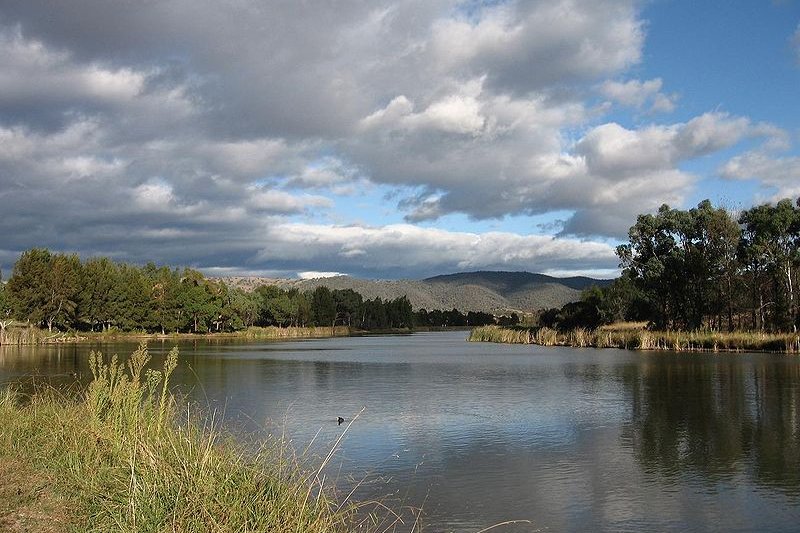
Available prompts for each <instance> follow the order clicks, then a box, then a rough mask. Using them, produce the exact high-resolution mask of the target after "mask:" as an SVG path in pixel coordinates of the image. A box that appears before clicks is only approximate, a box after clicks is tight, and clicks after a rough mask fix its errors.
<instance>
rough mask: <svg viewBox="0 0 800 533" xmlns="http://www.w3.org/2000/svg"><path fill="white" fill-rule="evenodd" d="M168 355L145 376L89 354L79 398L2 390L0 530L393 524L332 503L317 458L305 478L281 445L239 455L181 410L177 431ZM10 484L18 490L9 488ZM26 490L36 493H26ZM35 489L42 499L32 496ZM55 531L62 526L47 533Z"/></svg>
mask: <svg viewBox="0 0 800 533" xmlns="http://www.w3.org/2000/svg"><path fill="white" fill-rule="evenodd" d="M177 357H178V354H177V349H174V350H173V351H172V352H170V354H169V356H168V357H167V358H166V361H165V363H164V367H163V368H162V369H161V370H152V369H147V364H148V361H149V359H150V358H149V356H148V354H147V350H146V347H145V346H144V345H142V346H140V348H139V349H138V350H137V351H136V352H135V353H134V354H133V355H132V356H131V357H130V359H128V360H127V362H126V364H125V365H123V364H119V362H118V361H117V359H116V357H114V358H112V359H111V361H110V362H105V361H104V360H103V357H102V356H101V355H100V354H99V353H94V352H93V353H92V354H91V355H90V367H91V370H92V374H93V376H94V380H93V381H92V383H91V384H90V386H89V388H88V390H87V391H86V392H85V393H82V394H81V395H80V397H79V398H78V399H72V398H69V397H67V396H65V395H63V394H61V393H58V392H56V391H54V390H52V389H46V390H40V391H39V392H37V393H35V394H34V395H33V396H23V395H22V394H20V393H18V392H14V391H13V390H12V389H6V390H5V391H0V420H2V421H3V424H2V426H0V450H2V453H0V479H3V480H5V481H4V482H3V483H0V491H3V493H9V494H10V496H9V498H8V499H6V500H4V502H3V505H0V513H4V514H0V524H14V523H16V524H18V525H19V524H20V523H22V522H24V521H25V520H28V526H30V527H33V528H34V529H36V530H54V531H56V530H62V531H63V530H69V529H71V530H75V531H78V530H79V531H96V532H109V531H119V532H141V531H151V532H160V531H164V532H166V531H177V532H186V533H188V532H239V531H241V532H245V531H270V532H300V531H302V532H309V533H314V532H326V533H336V532H340V531H341V532H344V531H376V530H379V531H384V530H386V529H387V527H388V526H390V525H391V524H390V522H391V520H392V518H391V517H389V518H387V519H386V520H389V522H386V521H385V520H384V521H380V520H378V519H377V518H376V516H375V515H373V514H368V513H365V512H359V509H358V506H357V505H356V504H354V503H351V502H346V501H343V500H337V499H336V495H335V494H334V493H333V492H332V488H331V487H329V486H328V482H327V481H326V478H325V476H324V474H323V473H322V472H323V471H322V468H323V467H324V466H325V464H326V463H325V461H322V464H321V466H320V467H319V468H317V469H312V470H304V469H303V467H302V465H301V464H299V462H298V460H297V459H296V458H295V457H294V455H292V454H291V453H289V452H287V448H285V447H284V446H283V444H282V443H280V442H275V443H269V444H265V445H263V446H260V447H259V448H258V449H257V450H256V451H244V449H243V448H241V447H240V446H239V445H237V444H235V443H234V442H233V439H232V438H231V437H229V436H227V435H226V434H224V433H222V432H220V431H218V430H217V429H215V428H214V424H213V420H212V421H210V422H209V421H208V420H207V419H203V418H200V417H199V415H197V414H196V413H195V412H194V411H193V410H192V409H191V408H190V409H189V410H188V411H187V410H185V409H184V410H183V411H182V414H181V415H180V418H181V420H182V421H181V422H178V421H177V420H178V418H177V415H178V413H177V410H178V409H177V404H176V399H175V397H174V396H173V395H172V394H170V392H169V391H168V389H167V383H168V380H169V377H170V374H171V373H172V371H173V370H174V369H175V367H176V365H177ZM328 459H330V456H329V457H328ZM12 478H13V479H17V480H18V482H19V483H21V484H22V485H20V486H17V487H9V486H7V485H8V480H9V479H12ZM31 483H33V484H38V485H41V486H40V488H39V489H37V490H32V488H31V487H30V486H29V484H31ZM44 486H48V487H49V488H48V489H47V491H46V492H47V494H46V498H42V497H39V496H36V494H40V493H42V492H43V491H44V489H43V487H44ZM11 496H13V498H12V497H11ZM31 502H33V504H36V505H39V504H41V505H42V507H40V508H38V509H37V510H36V512H37V513H39V514H40V515H43V516H40V517H39V518H40V519H37V520H34V522H33V524H32V525H31V523H30V514H31V513H30V512H28V513H27V514H26V512H25V510H27V511H30V510H31V509H30V506H31ZM53 502H56V503H55V504H54V503H53ZM363 510H364V507H362V509H361V511H363ZM50 515H52V516H50ZM26 517H27V518H26ZM34 518H36V517H35V516H34ZM379 522H380V523H379ZM53 523H58V524H61V525H63V528H61V527H60V526H59V528H58V529H50V526H52V524H53ZM44 524H49V525H48V528H45V527H43V525H44ZM24 525H25V524H22V526H24ZM22 526H20V527H22ZM28 526H25V527H28Z"/></svg>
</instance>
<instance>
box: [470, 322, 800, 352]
mask: <svg viewBox="0 0 800 533" xmlns="http://www.w3.org/2000/svg"><path fill="white" fill-rule="evenodd" d="M468 340H470V341H473V342H500V343H511V344H539V345H542V346H577V347H593V348H623V349H630V350H672V351H677V352H701V351H704V352H743V351H759V352H777V353H789V354H798V353H800V335H798V334H796V333H763V332H731V333H722V332H716V331H649V330H646V329H643V328H642V327H641V326H640V325H634V326H632V327H630V328H629V329H625V328H620V327H609V328H606V327H601V328H598V329H595V330H588V329H583V328H577V329H574V330H570V331H566V332H556V331H554V330H552V329H549V328H522V327H517V328H503V327H499V326H484V327H479V328H475V329H473V330H472V332H471V333H470V336H469V338H468Z"/></svg>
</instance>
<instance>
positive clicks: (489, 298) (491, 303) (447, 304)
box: [226, 271, 611, 313]
mask: <svg viewBox="0 0 800 533" xmlns="http://www.w3.org/2000/svg"><path fill="white" fill-rule="evenodd" d="M226 281H227V282H228V283H230V284H231V285H234V286H236V287H241V288H243V289H245V290H253V289H255V288H256V287H258V286H259V285H278V286H279V287H282V288H292V287H296V288H298V289H300V290H301V291H308V290H314V289H315V288H317V287H319V286H325V287H328V288H330V289H353V290H354V291H356V292H358V293H360V294H361V295H363V296H364V298H367V299H372V298H376V297H380V298H383V299H393V298H398V297H400V296H407V297H408V299H409V300H410V301H411V305H412V306H413V307H414V309H422V308H424V309H428V310H432V309H442V310H444V309H452V308H456V309H458V310H460V311H463V312H467V311H484V312H487V313H503V312H514V311H516V312H530V311H534V310H537V309H547V308H550V307H561V306H562V305H564V304H566V303H568V302H574V301H576V300H578V299H579V298H580V293H581V291H582V290H583V289H585V288H587V287H590V286H592V285H597V286H605V285H608V284H609V283H611V280H603V279H593V278H587V277H572V278H556V277H552V276H546V275H544V274H532V273H530V272H486V271H481V272H462V273H458V274H446V275H442V276H434V277H432V278H427V279H423V280H367V279H358V278H352V277H350V276H335V277H331V278H316V279H305V280H295V279H276V278H259V277H231V278H226Z"/></svg>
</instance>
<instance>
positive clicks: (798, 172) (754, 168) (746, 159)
mask: <svg viewBox="0 0 800 533" xmlns="http://www.w3.org/2000/svg"><path fill="white" fill-rule="evenodd" d="M719 173H720V176H722V177H723V178H726V179H730V180H756V179H757V180H758V181H759V182H760V183H761V184H762V186H764V187H766V188H767V189H771V191H770V192H771V193H772V194H771V196H770V197H769V198H768V200H771V201H776V200H780V199H783V198H800V157H775V156H772V155H770V154H768V153H765V152H763V151H752V152H746V153H744V154H742V155H738V156H736V157H733V158H732V159H731V160H730V161H728V162H727V163H725V164H724V165H723V166H722V167H721V168H720V171H719Z"/></svg>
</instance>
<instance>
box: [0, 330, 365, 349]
mask: <svg viewBox="0 0 800 533" xmlns="http://www.w3.org/2000/svg"><path fill="white" fill-rule="evenodd" d="M351 334H352V331H351V328H350V327H349V326H336V327H333V328H332V327H330V326H317V327H294V326H290V327H285V328H279V327H275V326H268V327H255V326H253V327H250V328H247V329H244V330H241V331H233V332H225V333H168V334H164V335H162V334H158V333H147V332H145V331H130V332H123V331H119V330H116V329H111V330H108V331H104V332H99V331H98V332H85V333H76V332H54V333H50V332H48V331H47V330H44V329H40V328H37V327H33V326H11V327H8V328H6V329H5V331H4V332H3V334H2V335H0V346H3V345H7V346H23V345H36V344H61V343H71V342H81V341H87V340H88V341H111V340H141V339H171V340H172V339H175V340H179V339H320V338H327V337H347V336H349V335H351Z"/></svg>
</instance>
